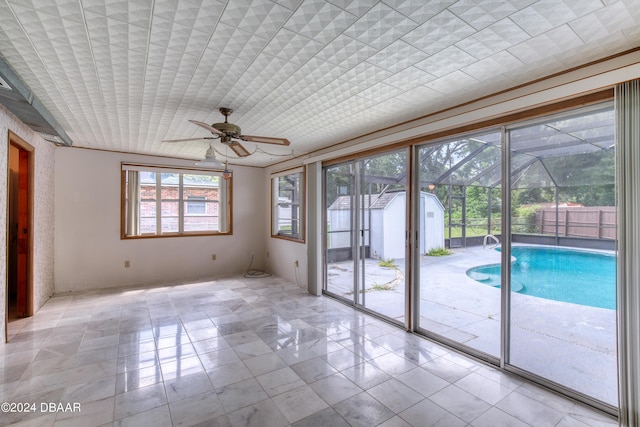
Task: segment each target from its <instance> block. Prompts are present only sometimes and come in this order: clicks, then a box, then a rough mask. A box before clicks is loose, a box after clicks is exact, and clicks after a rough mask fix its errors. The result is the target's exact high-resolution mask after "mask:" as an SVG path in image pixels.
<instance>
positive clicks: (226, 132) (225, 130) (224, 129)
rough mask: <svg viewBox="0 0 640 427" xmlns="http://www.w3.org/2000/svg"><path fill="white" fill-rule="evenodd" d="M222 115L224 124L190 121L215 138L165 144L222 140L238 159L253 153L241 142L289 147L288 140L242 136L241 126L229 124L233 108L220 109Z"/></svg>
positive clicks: (189, 139)
mask: <svg viewBox="0 0 640 427" xmlns="http://www.w3.org/2000/svg"><path fill="white" fill-rule="evenodd" d="M220 113H222V115H223V116H224V123H214V124H212V125H208V124H206V123H204V122H199V121H197V120H189V121H190V122H191V123H193V124H196V125H198V126H200V127H202V128H205V129H206V130H208V131H209V132H211V133H212V134H213V136H208V137H202V138H187V139H170V140H164V141H163V142H185V141H198V140H202V139H218V138H219V139H220V142H222V143H223V144H224V145H226V146H227V147H229V148H231V150H233V152H234V153H236V155H238V157H246V156H248V155H250V154H251V153H250V152H249V151H248V150H247V149H246V148H245V147H244V146H243V145H242V144H240V142H238V141H237V140H240V141H249V142H257V143H263V144H275V145H289V140H288V139H286V138H273V137H266V136H251V135H242V132H241V131H240V126H238V125H234V124H233V123H229V116H230V115H231V113H233V110H232V109H231V108H225V107H222V108H220ZM209 151H211V155H213V152H214V149H213V147H210V148H209ZM209 151H207V157H209V154H210V153H209Z"/></svg>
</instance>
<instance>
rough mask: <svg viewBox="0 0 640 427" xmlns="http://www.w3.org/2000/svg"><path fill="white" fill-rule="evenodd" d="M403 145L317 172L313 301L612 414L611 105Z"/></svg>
mask: <svg viewBox="0 0 640 427" xmlns="http://www.w3.org/2000/svg"><path fill="white" fill-rule="evenodd" d="M412 150H413V151H412V154H413V155H412V156H411V157H412V160H411V161H412V167H411V168H410V170H411V176H410V177H409V176H408V175H409V173H408V170H409V168H408V167H407V157H408V156H407V154H408V153H409V151H405V150H401V151H391V152H389V153H383V154H377V155H373V156H368V157H363V158H359V159H355V160H349V161H345V162H344V163H341V164H336V165H332V166H328V167H325V169H324V173H325V175H324V176H325V181H324V184H325V187H324V188H325V216H326V225H325V260H326V263H325V278H326V281H325V288H324V290H325V292H326V293H327V294H330V295H333V296H336V297H338V298H341V299H343V300H344V301H347V302H348V303H349V304H352V305H354V306H357V307H359V308H363V309H366V310H369V311H373V312H375V313H377V314H379V315H382V316H384V317H386V318H388V319H391V320H393V321H395V322H398V323H402V324H405V325H409V326H410V327H411V328H412V329H413V330H414V331H416V332H418V333H421V334H424V335H426V336H429V337H430V338H433V339H436V340H438V341H441V342H443V343H445V344H447V345H449V346H452V347H455V348H457V349H459V350H461V351H464V352H467V353H469V354H472V355H474V356H477V357H479V358H482V359H483V360H485V361H488V362H490V363H493V364H495V365H496V366H499V367H501V368H502V369H505V370H509V371H513V372H517V373H519V374H521V375H523V376H525V377H528V378H530V379H532V380H534V381H538V382H540V383H543V384H545V385H547V386H549V387H550V388H553V389H556V390H558V391H560V392H563V393H566V394H569V395H571V396H573V397H576V398H578V399H581V400H584V401H587V402H588V403H590V404H594V405H596V406H599V407H602V408H603V409H606V410H608V411H609V412H613V411H614V410H615V408H616V406H617V388H618V384H617V368H616V363H617V356H616V354H617V347H616V322H617V312H616V286H617V284H616V256H617V255H616V247H617V235H616V230H617V228H616V227H617V225H616V219H617V207H616V194H617V189H616V182H615V135H614V110H613V107H612V106H611V105H610V104H599V105H595V106H590V107H584V108H581V109H576V110H574V111H571V112H563V113H562V114H558V115H555V116H551V117H547V118H540V119H536V120H535V121H531V122H526V123H518V124H510V125H509V126H504V127H502V128H499V129H493V130H484V131H480V132H477V133H473V134H465V135H461V136H458V137H452V138H450V139H448V140H443V141H435V142H430V143H425V144H421V145H418V146H414V147H412ZM408 182H411V183H412V185H411V186H410V187H411V189H412V190H411V194H407V188H408V187H409V186H408V185H407V183H408ZM408 212H410V213H411V215H407V213H408ZM407 224H409V226H407ZM407 254H409V255H410V256H409V258H410V262H406V257H407V256H408V255H407ZM407 272H409V273H407ZM408 278H410V279H411V290H412V292H411V293H410V295H411V297H410V298H408V297H407V293H406V286H407V285H406V283H407V280H408ZM407 313H409V314H410V316H411V317H410V318H407Z"/></svg>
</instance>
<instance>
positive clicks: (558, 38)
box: [508, 25, 582, 64]
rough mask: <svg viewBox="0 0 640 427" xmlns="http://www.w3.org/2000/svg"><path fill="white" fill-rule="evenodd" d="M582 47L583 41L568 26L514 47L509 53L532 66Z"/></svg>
mask: <svg viewBox="0 0 640 427" xmlns="http://www.w3.org/2000/svg"><path fill="white" fill-rule="evenodd" d="M581 45H582V41H581V40H580V38H579V37H578V36H577V35H576V33H574V32H573V31H572V30H571V28H570V27H569V26H568V25H563V26H561V27H558V28H555V29H553V30H550V31H547V32H546V33H544V34H540V35H539V36H536V37H533V38H531V39H528V40H526V41H524V42H522V43H520V44H518V45H516V46H513V47H511V48H509V49H508V51H509V53H511V54H512V55H513V56H515V57H516V58H518V59H519V60H520V61H522V62H524V63H525V64H531V63H534V62H537V61H543V60H544V59H545V58H551V57H553V56H554V55H559V54H560V53H562V52H563V51H564V50H567V49H575V48H578V47H580V46H581Z"/></svg>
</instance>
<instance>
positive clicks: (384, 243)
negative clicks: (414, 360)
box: [324, 150, 407, 323]
mask: <svg viewBox="0 0 640 427" xmlns="http://www.w3.org/2000/svg"><path fill="white" fill-rule="evenodd" d="M406 163H407V156H406V150H402V151H396V152H391V153H386V154H383V155H378V156H371V157H367V158H364V159H359V160H354V161H349V162H346V163H342V164H339V165H335V166H330V167H327V168H325V171H324V173H325V181H324V182H325V187H324V188H325V209H326V213H325V217H326V224H325V260H326V263H325V277H326V280H325V292H327V293H329V294H331V295H333V296H337V297H339V298H341V299H343V300H345V301H348V302H349V303H352V304H354V305H357V306H360V307H363V308H365V309H367V310H370V311H372V312H375V313H377V314H379V315H382V316H384V317H386V318H389V319H390V320H393V321H395V322H399V323H404V322H405V313H406V301H405V286H406V282H405V258H406V256H405V253H406V230H407V227H406V217H407V210H406V206H407V193H406V187H407V173H406V170H407V165H406Z"/></svg>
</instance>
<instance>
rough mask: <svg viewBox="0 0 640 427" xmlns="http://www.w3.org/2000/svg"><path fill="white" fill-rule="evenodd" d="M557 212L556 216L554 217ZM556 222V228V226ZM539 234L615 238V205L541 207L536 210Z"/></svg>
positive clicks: (536, 223)
mask: <svg viewBox="0 0 640 427" xmlns="http://www.w3.org/2000/svg"><path fill="white" fill-rule="evenodd" d="M556 213H557V218H556ZM556 223H557V228H556ZM535 225H536V228H537V229H538V230H540V233H541V234H551V235H556V233H557V235H558V236H563V237H587V238H595V239H615V238H616V208H615V206H590V207H561V208H558V210H557V212H556V208H543V209H540V210H538V211H536V216H535Z"/></svg>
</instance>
